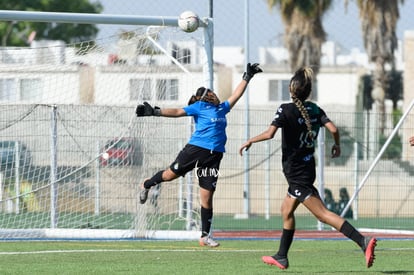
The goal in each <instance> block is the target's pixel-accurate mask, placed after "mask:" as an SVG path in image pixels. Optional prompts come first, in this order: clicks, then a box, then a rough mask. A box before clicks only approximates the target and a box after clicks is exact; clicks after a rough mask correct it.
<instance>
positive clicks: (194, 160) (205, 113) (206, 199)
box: [136, 63, 262, 247]
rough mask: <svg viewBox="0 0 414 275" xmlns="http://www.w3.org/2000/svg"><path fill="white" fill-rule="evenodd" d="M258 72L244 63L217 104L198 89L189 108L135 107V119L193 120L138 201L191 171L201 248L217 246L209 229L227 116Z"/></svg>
mask: <svg viewBox="0 0 414 275" xmlns="http://www.w3.org/2000/svg"><path fill="white" fill-rule="evenodd" d="M260 72H262V70H261V69H260V67H259V64H257V63H255V64H250V63H249V64H247V68H246V72H245V73H244V74H243V78H242V81H241V82H240V84H239V85H238V86H237V87H236V89H235V90H234V91H233V93H232V95H231V96H230V97H229V98H228V99H227V100H225V101H224V102H220V100H219V98H218V97H217V95H216V94H215V93H214V92H213V91H212V90H210V89H208V88H205V87H200V88H198V89H197V92H196V93H195V95H193V96H192V97H191V98H190V100H189V102H188V106H186V107H183V108H159V107H152V106H151V105H150V104H148V103H147V102H144V104H140V105H138V106H137V109H136V114H137V116H138V117H141V116H164V117H183V116H192V117H193V118H194V123H195V130H194V132H193V134H192V135H191V138H190V140H189V141H188V143H187V144H186V145H185V147H184V148H183V149H182V150H181V151H180V152H179V154H178V155H177V157H176V159H175V160H174V161H173V162H172V163H171V165H170V167H169V168H167V169H166V170H161V171H159V172H157V173H155V174H154V175H153V176H152V177H151V178H147V179H145V180H144V182H143V183H142V186H141V187H142V190H141V192H140V202H141V204H143V203H145V202H146V200H147V198H148V192H149V190H150V188H151V187H153V186H155V185H157V184H160V183H161V182H165V181H172V180H174V179H176V178H178V177H180V176H184V175H185V174H186V173H187V172H189V171H191V170H193V169H194V170H195V174H196V176H197V178H198V181H199V186H200V201H201V212H200V213H201V238H200V241H199V243H200V245H201V246H210V247H217V246H219V243H218V242H216V241H215V240H213V238H212V236H211V234H210V228H211V222H212V218H213V195H214V192H215V190H216V185H217V179H218V175H219V168H220V162H221V159H222V157H223V153H224V152H225V144H226V141H227V136H226V126H227V119H226V115H227V114H228V113H229V112H230V110H231V108H233V106H234V105H235V104H236V102H237V101H238V100H239V99H240V97H241V96H242V95H243V94H244V91H245V90H246V87H247V85H248V83H249V81H250V79H251V78H252V77H253V76H254V75H255V74H257V73H260Z"/></svg>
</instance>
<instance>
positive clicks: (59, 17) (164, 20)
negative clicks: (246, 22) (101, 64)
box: [0, 10, 207, 27]
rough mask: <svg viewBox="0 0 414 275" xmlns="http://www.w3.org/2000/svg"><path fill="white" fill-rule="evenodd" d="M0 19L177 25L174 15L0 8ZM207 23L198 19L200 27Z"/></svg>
mask: <svg viewBox="0 0 414 275" xmlns="http://www.w3.org/2000/svg"><path fill="white" fill-rule="evenodd" d="M0 20H1V21H14V20H16V21H31V22H59V23H77V24H109V25H154V26H173V27H177V26H178V21H177V17H176V16H136V15H118V14H116V15H115V14H94V13H68V12H38V11H8V10H0ZM206 26H207V24H206V23H205V22H204V21H203V20H200V27H206Z"/></svg>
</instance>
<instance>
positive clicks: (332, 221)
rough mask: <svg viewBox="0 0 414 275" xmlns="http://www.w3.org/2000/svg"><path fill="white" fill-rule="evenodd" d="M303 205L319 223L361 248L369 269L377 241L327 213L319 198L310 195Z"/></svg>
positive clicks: (341, 219) (332, 214)
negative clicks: (324, 224) (327, 225)
mask: <svg viewBox="0 0 414 275" xmlns="http://www.w3.org/2000/svg"><path fill="white" fill-rule="evenodd" d="M303 205H304V206H305V207H306V208H308V209H309V211H311V212H312V214H313V215H314V216H315V217H316V218H317V219H318V220H320V221H321V222H323V223H326V224H329V225H330V226H332V227H334V228H335V229H336V230H338V231H339V232H341V233H342V234H344V235H345V236H346V237H348V238H349V239H351V240H353V241H354V242H355V243H357V244H358V245H359V247H361V249H362V251H363V252H364V254H365V261H366V264H367V267H371V266H372V264H373V263H374V259H375V255H374V250H375V246H376V242H377V240H376V239H375V238H372V237H364V236H363V235H362V234H361V233H360V232H359V231H358V230H357V229H355V228H354V227H353V226H352V225H351V224H350V223H349V222H348V221H347V220H345V219H343V218H342V217H340V216H338V215H337V214H335V213H333V212H332V211H329V210H328V209H327V208H326V207H325V205H324V204H323V202H322V200H321V199H320V197H319V196H315V195H312V196H310V197H309V198H308V199H306V200H305V201H304V202H303Z"/></svg>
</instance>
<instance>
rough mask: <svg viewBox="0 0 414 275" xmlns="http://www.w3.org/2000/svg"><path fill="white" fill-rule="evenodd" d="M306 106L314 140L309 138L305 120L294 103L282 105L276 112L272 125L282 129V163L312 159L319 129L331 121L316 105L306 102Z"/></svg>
mask: <svg viewBox="0 0 414 275" xmlns="http://www.w3.org/2000/svg"><path fill="white" fill-rule="evenodd" d="M304 106H305V108H306V109H307V111H308V113H309V117H310V119H311V123H312V132H313V138H310V137H309V132H308V130H307V128H306V124H305V119H304V118H303V117H302V115H301V113H300V111H299V109H298V107H297V106H296V105H295V104H294V103H284V104H281V105H280V107H279V108H278V109H277V111H276V114H275V117H274V119H273V121H272V125H274V126H276V127H278V128H282V153H283V157H282V161H286V160H288V159H290V160H293V161H294V160H303V158H306V157H311V156H312V155H313V153H314V151H315V141H316V137H317V136H318V133H319V128H320V127H322V126H323V125H324V124H326V123H328V122H329V121H330V119H329V118H328V117H327V116H326V114H325V112H324V111H323V110H322V109H321V108H320V107H319V106H318V105H316V104H315V103H312V102H310V101H305V102H304Z"/></svg>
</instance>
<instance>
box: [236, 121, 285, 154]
mask: <svg viewBox="0 0 414 275" xmlns="http://www.w3.org/2000/svg"><path fill="white" fill-rule="evenodd" d="M277 129H278V128H277V127H276V126H274V125H270V126H269V128H267V130H266V131H264V132H263V133H261V134H259V135H257V136H255V137H252V138H249V139H248V140H247V141H246V142H245V143H243V144H242V146H241V147H240V149H239V154H240V155H241V156H242V155H243V150H245V151H247V150H249V148H250V146H252V144H253V143H256V142H261V141H264V140H268V139H272V138H273V137H274V136H275V134H276V131H277Z"/></svg>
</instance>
